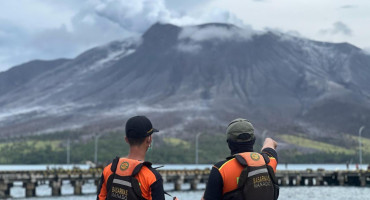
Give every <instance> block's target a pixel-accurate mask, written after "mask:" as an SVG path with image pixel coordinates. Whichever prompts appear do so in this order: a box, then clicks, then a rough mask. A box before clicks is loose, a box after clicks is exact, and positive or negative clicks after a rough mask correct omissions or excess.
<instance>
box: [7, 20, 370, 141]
mask: <svg viewBox="0 0 370 200" xmlns="http://www.w3.org/2000/svg"><path fill="white" fill-rule="evenodd" d="M369 78H370V55H368V54H366V53H364V51H362V50H361V49H359V48H357V47H355V46H353V45H350V44H347V43H339V44H334V43H327V42H318V41H312V40H308V39H305V38H298V37H294V36H290V35H286V34H282V33H274V32H263V33H261V32H255V31H251V30H245V29H241V28H238V27H236V26H233V25H229V24H204V25H200V26H191V27H178V26H174V25H170V24H155V25H153V26H152V27H151V28H150V29H149V30H147V31H146V32H145V33H144V34H143V35H142V37H140V38H129V39H125V40H122V41H115V42H111V43H109V44H107V45H104V46H100V47H96V48H93V49H90V50H88V51H86V52H84V53H83V54H81V55H79V56H77V57H76V58H74V59H71V60H68V59H61V60H55V61H33V62H29V63H25V64H22V65H19V66H16V67H14V68H12V69H10V70H8V71H6V72H2V73H0V83H1V85H0V91H1V94H0V134H1V136H2V137H5V136H14V135H20V134H22V135H23V134H30V133H38V132H48V131H55V130H63V129H75V128H81V127H85V128H91V127H95V130H96V129H98V130H104V129H115V128H122V127H123V124H124V121H125V119H127V118H128V117H130V116H132V115H136V114H144V115H147V116H149V117H150V118H152V119H153V121H154V124H156V125H157V127H158V128H159V129H161V130H162V133H166V134H171V135H176V136H178V137H184V138H186V137H193V136H191V133H195V132H199V131H207V132H220V131H224V129H225V127H226V126H227V123H228V122H229V121H231V120H232V119H233V118H236V117H244V118H248V119H250V120H251V121H252V122H253V123H254V124H255V126H256V129H257V132H258V131H261V132H262V130H264V129H266V130H269V131H270V132H271V133H295V132H302V133H306V134H309V135H312V136H315V135H321V136H322V135H326V136H331V135H333V134H337V133H349V134H351V133H353V134H354V133H357V132H356V131H357V130H358V128H359V127H360V126H361V125H368V126H369V127H370V99H369V98H370V79H369ZM93 129H94V128H93ZM93 129H92V130H93ZM189 133H190V134H189Z"/></svg>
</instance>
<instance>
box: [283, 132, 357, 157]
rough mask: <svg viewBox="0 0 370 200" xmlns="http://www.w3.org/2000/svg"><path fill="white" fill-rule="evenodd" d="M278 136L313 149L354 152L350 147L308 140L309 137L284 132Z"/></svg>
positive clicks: (291, 142) (345, 152)
mask: <svg viewBox="0 0 370 200" xmlns="http://www.w3.org/2000/svg"><path fill="white" fill-rule="evenodd" d="M280 138H281V139H282V140H283V141H285V142H287V143H289V144H294V145H297V146H299V147H305V148H310V149H315V150H318V151H321V152H325V153H338V154H346V155H350V154H355V150H352V149H346V148H343V147H339V146H335V145H332V144H329V143H324V142H318V141H315V140H310V139H307V138H303V137H299V136H294V135H285V134H284V135H280Z"/></svg>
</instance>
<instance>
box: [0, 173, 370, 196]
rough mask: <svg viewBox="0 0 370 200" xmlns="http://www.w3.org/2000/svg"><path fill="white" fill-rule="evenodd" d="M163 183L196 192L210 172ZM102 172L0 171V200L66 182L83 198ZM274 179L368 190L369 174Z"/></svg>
mask: <svg viewBox="0 0 370 200" xmlns="http://www.w3.org/2000/svg"><path fill="white" fill-rule="evenodd" d="M158 171H159V173H160V174H161V175H162V178H163V180H164V183H172V184H173V185H174V190H177V191H178V190H182V189H183V187H182V186H183V185H184V184H185V183H187V184H190V190H196V189H198V184H199V183H206V182H207V180H208V176H209V173H210V169H204V170H158ZM101 172H102V169H100V168H94V169H89V170H80V169H73V170H45V171H1V172H0V198H8V197H10V189H11V188H12V187H13V186H14V183H15V182H21V183H23V184H22V185H23V187H24V188H25V195H24V196H26V197H34V196H37V195H36V187H37V186H39V185H45V184H48V185H49V187H50V188H51V194H50V195H51V196H60V195H63V194H62V193H61V187H62V185H63V182H66V180H67V182H69V184H71V185H72V187H73V188H74V189H73V191H74V195H82V194H83V192H82V186H83V185H84V184H85V183H87V182H94V183H95V185H96V187H98V184H99V180H100V176H101ZM276 177H277V179H278V183H279V185H281V186H331V185H335V186H346V185H349V186H362V187H368V186H370V170H356V171H325V170H316V171H313V170H310V169H308V170H304V171H290V170H281V171H277V173H276Z"/></svg>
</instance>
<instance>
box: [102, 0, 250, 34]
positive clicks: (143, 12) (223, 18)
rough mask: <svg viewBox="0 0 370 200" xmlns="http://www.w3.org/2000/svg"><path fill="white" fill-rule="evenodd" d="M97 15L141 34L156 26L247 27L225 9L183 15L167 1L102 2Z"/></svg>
mask: <svg viewBox="0 0 370 200" xmlns="http://www.w3.org/2000/svg"><path fill="white" fill-rule="evenodd" d="M95 11H96V13H97V14H98V15H99V16H100V17H103V18H106V19H108V20H110V21H111V22H113V23H117V24H118V25H119V26H121V27H122V28H124V29H126V30H128V31H134V32H141V33H142V32H144V31H145V30H146V29H147V28H148V27H150V26H151V25H152V24H154V23H156V22H162V23H172V24H176V25H180V26H183V25H194V24H199V23H208V22H220V23H233V24H237V25H243V24H244V23H243V21H242V20H240V19H238V18H237V17H236V16H235V15H233V14H231V13H230V12H229V11H226V10H223V9H211V10H210V11H208V12H204V13H202V14H201V15H198V16H189V15H185V14H184V15H180V14H179V13H177V12H175V11H172V10H169V9H168V8H167V7H166V5H165V2H164V0H125V1H121V0H109V1H108V0H100V1H99V3H97V4H96V5H95Z"/></svg>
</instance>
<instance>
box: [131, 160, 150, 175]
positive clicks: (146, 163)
mask: <svg viewBox="0 0 370 200" xmlns="http://www.w3.org/2000/svg"><path fill="white" fill-rule="evenodd" d="M143 166H146V167H148V168H149V169H150V168H151V167H152V163H151V162H148V161H144V162H143V163H140V164H138V165H137V166H136V167H135V169H134V170H133V171H132V174H131V176H136V175H137V174H138V173H139V172H140V170H141V168H142V167H143Z"/></svg>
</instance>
